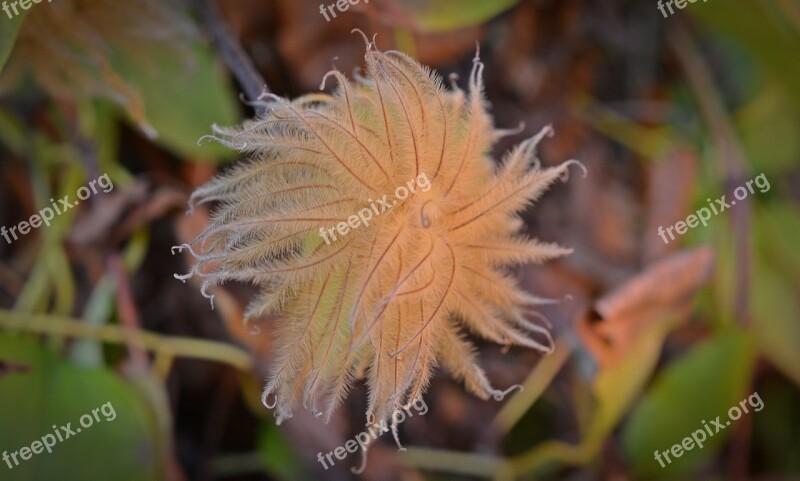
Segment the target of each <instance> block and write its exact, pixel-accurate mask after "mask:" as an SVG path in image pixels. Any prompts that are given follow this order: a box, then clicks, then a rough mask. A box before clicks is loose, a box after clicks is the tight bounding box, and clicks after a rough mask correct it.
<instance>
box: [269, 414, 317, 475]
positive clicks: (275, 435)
mask: <svg viewBox="0 0 800 481" xmlns="http://www.w3.org/2000/svg"><path fill="white" fill-rule="evenodd" d="M258 453H259V455H260V457H261V462H262V464H263V465H264V470H265V471H266V472H267V473H269V474H270V475H272V476H274V477H275V479H279V480H282V481H293V480H295V479H308V478H307V476H308V473H306V472H304V471H303V469H302V465H303V463H301V462H300V461H299V460H298V459H297V456H295V455H294V453H293V452H292V451H291V450H290V449H289V447H288V445H287V444H286V441H285V440H284V439H283V437H282V436H281V432H280V431H278V428H277V427H275V424H274V423H262V427H261V433H260V434H259V437H258Z"/></svg>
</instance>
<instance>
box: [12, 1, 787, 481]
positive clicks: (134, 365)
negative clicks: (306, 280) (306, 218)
mask: <svg viewBox="0 0 800 481" xmlns="http://www.w3.org/2000/svg"><path fill="white" fill-rule="evenodd" d="M323 3H324V2H323ZM209 7H211V9H209ZM218 8H219V10H220V11H219V12H215V11H214V10H215V9H214V5H213V4H209V3H207V2H204V1H197V2H178V1H161V2H159V1H155V0H57V1H56V2H53V3H46V2H44V3H40V4H34V5H33V7H32V8H31V9H30V10H28V11H24V12H23V13H22V14H21V15H19V16H16V17H14V18H13V19H10V18H6V17H5V16H3V15H4V14H0V69H1V70H0V186H1V187H0V198H2V204H0V225H4V226H12V225H16V224H17V223H18V222H20V221H22V220H25V219H27V218H29V217H30V216H31V215H32V214H34V213H36V212H37V211H38V210H39V209H41V208H43V207H46V206H48V205H49V204H50V201H49V200H48V199H51V198H54V199H57V198H62V197H63V196H65V195H70V196H74V193H75V192H76V190H77V189H78V188H79V187H80V186H83V185H86V184H87V183H88V182H89V181H90V180H92V179H96V178H97V177H99V176H100V175H102V174H104V173H107V174H108V175H109V177H110V178H111V179H112V181H113V183H114V190H113V191H112V192H110V193H107V194H105V193H100V194H98V195H95V196H93V197H91V198H90V199H89V200H88V201H87V202H84V203H82V204H81V206H80V207H79V208H75V209H73V210H70V211H68V212H66V213H65V214H64V215H61V216H58V217H57V218H56V219H55V221H54V223H53V225H52V226H51V227H49V228H45V227H41V228H39V229H36V230H35V231H34V232H32V233H30V234H28V235H25V236H23V237H22V238H21V239H20V240H18V241H16V242H14V243H6V242H5V241H4V240H0V450H8V451H15V450H18V449H19V448H21V447H23V446H25V445H30V443H31V442H32V441H34V440H36V439H38V438H39V437H41V436H42V435H44V434H47V433H48V432H49V431H50V430H51V428H50V426H52V425H64V424H66V423H67V422H73V423H76V421H77V419H78V418H79V417H80V416H81V415H82V414H85V413H87V412H89V411H90V410H91V409H93V408H95V407H97V406H99V405H101V404H103V403H105V402H112V403H113V405H114V406H115V408H116V412H117V418H116V419H115V420H114V421H109V422H105V423H99V424H97V425H96V426H93V427H92V428H91V429H87V430H85V432H83V433H81V434H80V435H79V436H78V437H75V438H73V439H70V440H67V441H66V442H64V443H60V444H58V445H57V446H56V449H55V451H54V453H52V454H46V455H38V456H35V457H34V458H33V459H31V460H29V461H26V462H25V463H23V464H22V466H20V467H17V468H15V469H13V470H7V469H6V466H4V465H1V464H0V473H2V474H0V479H3V480H6V479H9V480H34V481H49V480H55V479H59V480H76V481H77V480H101V479H115V480H116V479H119V480H137V481H138V480H151V479H152V480H184V479H186V480H212V479H214V480H216V479H221V480H222V479H224V480H292V481H294V480H307V479H318V478H320V477H321V478H322V479H332V480H346V479H354V478H356V476H355V475H353V474H351V472H350V470H349V467H350V466H355V465H357V464H358V462H359V459H358V457H357V456H353V457H351V458H347V459H346V460H345V461H342V462H340V463H339V464H337V465H336V466H335V468H333V469H331V470H328V471H323V470H322V468H321V467H320V465H319V464H318V463H317V462H316V455H317V452H320V451H321V452H323V453H325V452H328V451H330V450H332V449H334V448H335V447H336V446H339V445H341V444H343V442H344V440H346V439H349V438H351V437H352V436H353V435H354V434H355V433H358V432H360V431H361V430H362V429H363V426H362V425H361V421H360V420H361V416H362V415H363V411H364V403H365V400H364V398H365V393H364V390H363V389H356V390H355V391H354V393H353V394H352V395H351V398H350V400H349V401H348V403H347V405H346V406H345V408H344V409H342V410H341V412H340V413H338V415H337V416H336V417H335V419H334V420H333V422H332V423H331V424H329V425H324V424H321V423H320V422H318V421H317V420H315V419H313V418H311V417H310V416H304V415H298V416H296V417H295V418H293V419H292V420H290V421H289V422H287V423H286V424H285V425H283V426H281V427H280V428H278V427H276V426H275V425H274V423H273V421H272V418H271V416H270V415H269V412H268V411H267V410H266V409H264V408H263V407H262V406H261V404H260V401H259V399H258V398H259V390H260V387H261V380H262V379H263V377H264V374H265V372H266V367H267V366H268V363H269V359H270V352H271V340H270V336H269V332H270V324H271V323H273V322H279V321H276V320H271V319H270V320H265V322H264V323H263V324H261V325H260V326H258V328H257V329H255V330H253V329H250V328H247V327H245V326H243V325H242V322H241V319H242V306H243V305H244V304H245V302H244V301H245V300H246V299H247V298H248V297H249V296H251V295H252V291H251V290H249V288H248V287H247V286H229V287H226V288H225V289H219V290H218V291H217V292H216V293H215V294H216V295H217V306H216V310H214V311H212V310H211V309H210V307H209V306H208V303H207V302H206V301H205V299H203V298H202V297H201V296H200V294H199V292H198V290H197V288H196V286H191V285H183V284H181V283H180V282H178V281H176V280H175V279H174V278H173V277H172V274H173V273H175V272H183V271H184V270H185V269H186V266H185V265H184V263H183V262H184V260H183V259H182V258H180V257H178V256H176V257H173V256H171V255H170V247H171V246H172V245H177V244H181V243H183V242H186V241H187V240H189V239H191V238H193V237H194V235H195V234H196V233H197V232H198V231H199V230H200V229H202V228H203V226H204V225H205V223H206V222H207V220H208V216H209V213H208V211H206V210H200V211H198V212H195V213H194V214H193V215H192V216H189V217H187V216H185V215H184V208H185V205H186V199H187V196H188V194H189V193H190V192H191V191H192V189H193V188H195V187H197V186H198V185H200V184H202V183H203V182H204V181H206V180H208V179H209V178H210V177H211V176H213V175H214V174H215V173H216V172H218V171H220V170H222V169H224V168H225V166H227V165H229V164H230V163H232V162H234V161H235V160H236V156H235V155H234V153H233V152H232V151H229V150H227V149H226V148H224V147H222V146H219V145H216V144H207V143H200V144H198V142H197V141H198V139H200V138H201V137H202V136H203V135H205V134H208V133H209V132H210V131H211V125H212V124H219V125H231V124H236V123H238V122H240V121H241V120H242V119H244V118H246V117H247V116H250V115H252V114H253V112H252V111H251V110H250V109H249V107H248V106H247V103H246V102H241V101H240V98H239V97H240V96H239V92H240V91H245V93H247V91H248V85H247V80H248V79H247V78H245V77H244V76H243V75H242V71H243V67H242V65H241V64H240V63H237V62H241V59H242V57H237V56H236V55H235V53H236V52H235V49H234V52H233V53H231V49H230V45H233V46H234V47H239V46H241V48H243V51H242V52H243V53H244V54H245V58H247V59H251V60H252V62H253V65H254V68H255V69H256V70H257V71H259V72H260V73H261V75H263V77H264V78H265V79H266V83H267V84H268V85H269V87H270V88H271V89H272V91H274V92H276V93H279V94H282V95H287V96H296V95H299V94H302V93H305V92H307V91H310V90H314V89H316V88H318V85H319V81H320V79H321V78H322V75H323V74H324V73H325V72H326V71H327V70H328V69H329V68H330V65H331V62H332V61H333V62H335V63H336V65H337V66H338V67H339V68H340V69H342V70H344V71H350V70H351V69H353V68H355V67H356V66H357V65H359V62H360V60H361V57H362V55H363V43H362V42H361V39H360V37H359V36H357V35H353V34H351V33H350V31H351V29H353V28H356V27H357V28H361V29H362V30H364V31H365V32H367V33H368V34H369V35H370V36H371V35H372V34H373V33H377V34H378V37H377V38H378V46H379V47H380V48H382V49H390V48H398V49H401V50H404V51H406V52H408V53H410V54H411V55H413V56H415V57H416V58H418V59H420V61H422V62H423V63H425V64H427V65H429V66H431V67H433V68H436V69H437V70H438V71H439V72H440V73H442V75H444V76H446V75H447V74H449V73H451V72H456V73H459V74H460V75H461V78H462V79H463V78H465V77H466V73H467V72H468V71H469V67H470V63H471V58H472V56H473V55H474V50H475V45H476V42H478V43H479V44H480V48H481V55H482V58H483V59H484V60H485V61H486V62H487V69H486V77H487V85H488V87H487V97H488V100H489V102H490V103H491V104H492V106H493V113H494V114H495V117H496V121H497V123H498V124H499V125H506V126H508V125H515V124H516V123H517V122H519V121H520V120H523V121H524V122H525V124H526V125H527V127H526V130H525V132H526V133H527V134H530V133H532V132H535V131H538V130H539V128H541V126H543V125H545V124H548V123H552V124H553V125H554V126H555V128H556V131H557V135H556V137H555V138H554V139H552V140H550V141H548V143H547V145H546V146H545V147H546V148H545V150H544V152H543V155H542V156H541V157H542V158H543V160H544V162H546V163H547V162H558V161H560V160H563V159H566V158H579V159H581V160H582V161H583V162H584V163H585V164H586V165H587V167H588V168H589V171H590V176H589V177H588V178H587V179H585V180H579V179H575V180H574V181H573V182H571V183H570V184H568V185H565V186H560V187H558V188H557V189H556V190H555V191H554V192H553V193H552V194H549V195H548V196H546V198H545V199H543V200H542V201H541V202H540V204H539V205H537V206H536V207H534V208H532V209H530V211H529V212H528V214H527V215H526V218H527V219H528V221H529V222H528V229H529V232H530V233H531V234H532V235H536V236H538V237H540V238H543V239H545V240H553V241H558V242H560V243H562V244H565V245H569V246H573V247H575V250H576V253H575V254H574V255H573V256H570V257H569V258H568V259H565V260H564V261H561V262H558V263H553V264H551V265H547V266H535V267H534V266H526V267H522V268H520V269H519V275H520V276H521V279H523V282H524V284H525V285H526V286H527V287H529V288H530V290H531V291H532V292H534V293H537V294H540V295H546V296H549V297H554V298H564V297H566V300H565V301H564V302H562V303H560V304H558V305H555V306H550V307H548V308H547V309H545V310H544V311H543V312H544V313H545V314H546V315H547V317H548V318H549V319H550V320H551V321H552V323H553V324H554V331H555V334H556V336H557V337H558V339H559V340H558V349H557V351H556V353H555V354H553V355H551V356H548V357H544V358H542V357H540V356H538V355H536V354H534V353H530V352H525V351H524V350H517V349H513V350H511V351H510V352H507V353H504V352H502V350H501V348H500V347H498V346H493V345H490V344H480V345H481V360H482V363H483V364H484V365H485V366H486V368H487V372H488V374H489V376H490V378H491V379H492V380H493V382H494V383H495V384H497V385H498V386H508V385H511V384H514V383H517V382H520V383H523V384H524V386H525V389H524V391H522V392H521V393H519V394H517V395H515V396H513V397H511V398H510V399H508V400H507V401H506V402H505V403H503V404H498V403H494V402H488V403H487V402H483V401H480V400H477V399H474V398H472V397H470V396H469V395H467V394H466V393H465V392H464V391H463V390H462V389H461V388H460V387H459V386H457V385H456V384H454V383H452V382H451V381H449V380H447V379H446V378H444V377H437V378H436V380H435V381H434V382H433V385H432V387H431V389H430V391H429V393H428V395H427V397H426V401H427V402H428V405H429V406H431V409H430V412H429V413H428V414H426V415H425V416H424V417H421V416H417V417H415V418H413V419H409V421H407V422H406V423H404V424H403V425H402V426H401V433H400V434H401V439H402V440H403V441H404V444H405V445H407V446H409V450H408V451H407V452H404V453H402V454H397V453H396V452H395V449H394V447H393V445H392V444H391V443H390V442H389V443H380V444H378V445H376V446H375V447H374V448H373V449H372V451H371V453H370V461H369V464H368V465H367V469H366V471H365V472H364V473H363V474H362V475H360V476H358V478H360V479H367V480H394V479H402V480H422V479H430V480H461V479H465V480H466V479H495V480H498V481H499V480H514V479H520V480H523V479H565V480H578V479H631V480H649V479H681V480H683V479H702V480H719V479H733V480H745V479H748V480H749V479H762V480H784V479H785V480H790V479H800V456H799V455H798V453H800V391H799V390H798V386H800V305H799V304H798V299H800V296H798V291H800V251H798V249H797V239H798V238H800V215H798V213H799V212H800V211H799V210H798V209H800V206H799V204H800V135H799V134H800V63H798V62H797V59H798V54H799V53H800V4H798V3H797V2H796V1H795V0H760V1H755V2H754V1H745V0H736V1H723V0H711V1H709V2H695V3H690V4H688V5H687V7H686V8H685V9H683V10H680V11H679V12H678V13H677V14H675V15H673V16H670V17H668V18H664V17H663V16H662V15H661V13H659V11H658V9H657V7H656V2H655V1H645V2H641V1H632V0H630V1H626V0H560V1H558V0H521V1H516V0H492V1H484V0H458V1H456V0H408V1H400V0H372V1H370V2H369V3H366V2H361V3H359V2H357V3H356V5H354V6H353V7H352V8H350V10H349V11H348V12H346V13H340V14H339V16H338V17H337V18H335V19H332V20H331V21H330V22H326V21H325V20H324V19H323V18H322V16H321V15H320V14H319V5H318V4H316V3H314V2H310V1H307V0H303V1H296V0H271V1H259V0H226V1H225V2H220V3H219V5H218ZM209 12H211V14H209ZM226 42H227V43H226ZM240 53H241V52H240ZM226 66H227V68H226ZM244 70H246V69H244ZM237 74H238V75H237ZM250 80H252V79H250ZM250 87H252V85H250ZM256 87H257V88H260V86H256ZM521 138H523V137H522V136H520V137H518V138H515V139H512V140H509V141H508V142H504V143H501V145H498V146H497V149H496V152H495V153H496V154H499V153H502V152H503V151H504V150H505V149H506V148H508V147H509V146H510V145H511V143H510V142H516V141H519V139H521ZM761 173H763V174H764V175H765V176H766V178H767V179H768V180H769V183H770V189H769V190H768V191H766V192H763V193H762V192H759V191H756V193H754V194H753V195H751V196H750V197H749V198H748V199H747V201H746V202H741V203H739V204H738V205H737V206H735V207H733V208H731V209H730V210H728V211H726V212H725V213H723V214H721V215H719V216H715V217H713V218H712V219H711V221H710V223H709V226H708V227H705V228H702V227H699V228H696V229H693V230H690V231H689V233H687V234H686V235H684V236H682V237H680V238H679V239H678V240H676V241H675V242H672V243H670V244H669V245H665V244H664V243H663V242H662V241H661V239H660V238H659V237H658V235H657V233H656V232H657V227H658V226H668V225H672V224H674V223H675V222H677V221H679V220H683V219H685V218H686V216H687V215H688V214H691V213H693V212H695V211H696V210H697V209H698V208H700V207H703V206H705V205H707V203H708V201H707V200H706V199H716V198H718V197H720V196H722V195H727V196H728V198H729V199H730V198H731V197H732V194H731V193H732V191H733V189H735V188H736V187H738V186H740V185H744V183H745V181H747V180H750V179H752V178H754V177H755V176H757V175H759V174H761ZM752 392H758V393H759V394H760V397H761V399H763V401H764V405H765V407H764V409H763V411H760V412H758V413H751V414H749V415H745V416H743V417H742V419H740V420H739V421H737V422H735V423H733V424H732V425H731V427H730V428H729V429H726V430H725V431H723V432H721V433H720V434H718V435H717V436H715V437H712V438H710V440H709V442H708V443H707V445H706V446H705V448H703V449H702V450H700V449H694V450H692V451H690V452H688V453H687V454H686V455H684V456H683V457H681V458H679V459H676V460H675V462H673V463H672V464H670V465H669V466H668V467H667V468H665V469H662V468H661V467H660V466H659V464H658V462H657V461H655V460H654V459H653V452H654V451H655V450H662V451H663V450H667V449H669V447H670V446H671V445H673V444H676V443H679V442H680V441H681V439H682V438H684V437H685V436H688V435H689V434H691V433H692V432H693V431H695V430H696V429H698V428H700V426H701V424H700V422H701V420H708V419H713V418H715V417H716V416H722V417H723V419H724V417H725V416H726V415H727V414H726V413H727V410H728V408H729V407H730V406H733V405H736V404H738V402H739V401H740V400H742V399H744V398H745V397H746V396H747V395H749V394H750V393H752ZM384 442H385V440H384Z"/></svg>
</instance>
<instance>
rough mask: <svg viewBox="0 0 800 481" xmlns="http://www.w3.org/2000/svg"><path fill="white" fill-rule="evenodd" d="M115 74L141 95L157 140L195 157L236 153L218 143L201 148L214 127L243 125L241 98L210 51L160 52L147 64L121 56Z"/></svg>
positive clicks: (211, 156) (196, 48)
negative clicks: (240, 107) (201, 141)
mask: <svg viewBox="0 0 800 481" xmlns="http://www.w3.org/2000/svg"><path fill="white" fill-rule="evenodd" d="M113 63H114V66H115V70H116V71H117V72H118V73H119V74H120V76H121V77H122V78H123V79H124V80H125V82H127V83H128V84H129V85H130V86H131V87H133V88H134V89H135V90H136V91H138V93H139V94H140V95H141V98H142V100H143V103H144V115H145V117H146V118H147V121H148V122H149V123H150V125H151V126H152V127H153V128H154V129H155V131H156V133H157V135H158V137H157V138H156V142H158V143H160V144H162V145H164V146H165V147H167V148H169V149H171V150H173V151H174V152H176V153H177V154H179V155H181V156H184V157H191V158H193V159H197V158H199V159H200V160H202V159H223V158H230V157H232V156H234V155H236V152H235V151H233V150H231V149H228V148H227V147H223V146H222V145H219V144H216V143H214V142H206V143H203V144H201V145H197V141H198V140H199V139H200V138H201V137H202V136H204V135H207V134H209V133H211V125H212V124H219V125H233V124H236V123H238V122H239V110H238V105H237V103H236V102H237V101H236V98H237V96H236V94H235V92H234V90H233V88H232V86H231V83H230V81H229V79H228V77H227V75H226V74H225V71H224V69H223V67H222V65H221V64H220V63H219V62H218V61H217V60H216V58H215V57H214V56H213V54H212V52H211V50H210V48H208V47H207V46H205V45H201V44H197V45H195V47H194V48H193V49H191V50H190V51H189V52H182V51H180V50H177V51H176V50H168V49H164V50H156V51H153V52H152V53H151V55H150V56H149V57H148V59H147V61H146V62H142V61H139V59H138V57H134V56H133V55H126V54H123V53H118V55H117V56H116V57H115V58H114V60H113Z"/></svg>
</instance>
